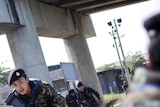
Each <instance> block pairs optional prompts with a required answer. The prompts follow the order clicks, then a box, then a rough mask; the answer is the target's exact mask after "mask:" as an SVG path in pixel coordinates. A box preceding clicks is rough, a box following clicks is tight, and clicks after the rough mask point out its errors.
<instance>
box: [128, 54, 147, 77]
mask: <svg viewBox="0 0 160 107" xmlns="http://www.w3.org/2000/svg"><path fill="white" fill-rule="evenodd" d="M129 59H130V60H128V61H126V64H127V66H128V68H129V70H130V72H131V73H132V74H133V73H134V71H135V69H136V68H137V67H139V66H144V64H145V59H144V57H143V55H142V54H141V52H140V53H138V52H136V53H135V54H134V55H132V56H130V57H129Z"/></svg>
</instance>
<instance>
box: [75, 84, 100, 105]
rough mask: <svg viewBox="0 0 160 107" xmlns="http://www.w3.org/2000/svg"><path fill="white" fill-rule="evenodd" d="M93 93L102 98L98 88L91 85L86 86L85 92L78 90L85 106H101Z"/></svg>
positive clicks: (81, 101)
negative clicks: (95, 88)
mask: <svg viewBox="0 0 160 107" xmlns="http://www.w3.org/2000/svg"><path fill="white" fill-rule="evenodd" d="M93 94H94V95H95V96H96V97H97V98H98V99H99V100H100V95H99V93H98V92H97V91H96V90H94V89H92V88H91V87H87V86H85V88H84V91H83V92H81V91H79V92H78V96H79V100H80V103H81V104H82V105H83V106H84V107H99V106H98V103H97V101H96V99H95V98H94V96H93ZM84 100H86V103H83V101H84Z"/></svg>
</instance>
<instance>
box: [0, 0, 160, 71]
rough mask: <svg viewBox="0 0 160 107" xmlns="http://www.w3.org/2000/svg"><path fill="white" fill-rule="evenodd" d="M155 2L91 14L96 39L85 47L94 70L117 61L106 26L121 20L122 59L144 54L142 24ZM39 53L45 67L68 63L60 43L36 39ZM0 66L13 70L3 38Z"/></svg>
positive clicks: (145, 39)
mask: <svg viewBox="0 0 160 107" xmlns="http://www.w3.org/2000/svg"><path fill="white" fill-rule="evenodd" d="M158 4H160V2H158V0H152V1H148V2H144V3H138V4H135V5H129V6H125V7H121V8H116V9H111V10H107V11H102V12H98V13H95V14H91V19H92V22H93V26H94V29H95V32H96V36H95V37H92V38H88V39H87V43H88V47H89V50H90V53H91V56H92V60H93V63H94V66H95V68H97V67H100V66H103V65H104V64H109V63H113V62H116V61H118V56H117V52H116V49H115V48H113V43H114V41H113V38H112V36H111V35H109V32H111V28H110V27H109V26H108V25H107V23H108V22H110V21H111V22H112V23H113V19H119V18H121V19H122V23H121V26H120V27H118V31H119V34H120V36H122V35H124V36H123V37H122V38H121V43H122V47H123V51H124V54H125V56H127V55H128V54H130V53H131V52H133V53H134V52H136V51H142V53H146V52H147V46H148V43H149V42H148V37H147V36H146V32H145V30H144V28H143V21H144V20H145V19H146V18H148V17H149V16H150V15H153V14H155V13H157V12H158V11H160V7H159V5H158ZM39 40H40V44H41V47H42V51H43V54H44V57H45V60H46V64H47V65H56V64H59V63H60V62H69V60H68V57H67V53H66V50H65V46H64V43H63V40H62V39H55V38H47V37H39ZM0 49H1V52H0V65H1V66H5V67H11V68H14V63H13V59H12V55H11V52H10V49H9V45H8V42H7V39H6V36H5V35H2V36H0Z"/></svg>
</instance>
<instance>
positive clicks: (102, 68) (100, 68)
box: [97, 64, 120, 71]
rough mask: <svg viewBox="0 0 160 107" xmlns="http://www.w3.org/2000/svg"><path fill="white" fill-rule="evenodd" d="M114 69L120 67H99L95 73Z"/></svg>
mask: <svg viewBox="0 0 160 107" xmlns="http://www.w3.org/2000/svg"><path fill="white" fill-rule="evenodd" d="M116 68H120V67H119V66H116V65H114V64H105V65H103V66H101V67H98V68H97V71H106V70H109V69H116Z"/></svg>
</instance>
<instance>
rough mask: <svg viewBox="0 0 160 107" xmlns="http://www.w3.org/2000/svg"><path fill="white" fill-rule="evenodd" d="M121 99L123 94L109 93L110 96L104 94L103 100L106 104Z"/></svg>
mask: <svg viewBox="0 0 160 107" xmlns="http://www.w3.org/2000/svg"><path fill="white" fill-rule="evenodd" d="M123 97H124V93H120V94H114V93H111V94H105V95H104V100H105V103H107V102H109V101H111V100H114V99H120V98H123Z"/></svg>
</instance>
